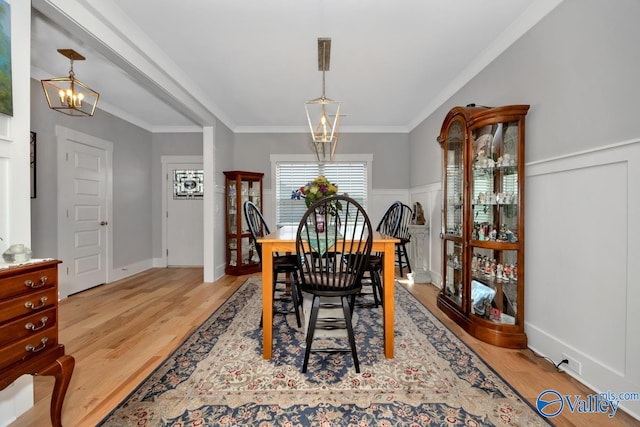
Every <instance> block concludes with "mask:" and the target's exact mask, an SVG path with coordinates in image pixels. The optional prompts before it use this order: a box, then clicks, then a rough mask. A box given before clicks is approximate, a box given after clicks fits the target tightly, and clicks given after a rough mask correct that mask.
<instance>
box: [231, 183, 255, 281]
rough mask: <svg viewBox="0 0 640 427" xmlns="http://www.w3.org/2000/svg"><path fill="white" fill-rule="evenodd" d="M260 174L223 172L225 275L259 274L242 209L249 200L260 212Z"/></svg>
mask: <svg viewBox="0 0 640 427" xmlns="http://www.w3.org/2000/svg"><path fill="white" fill-rule="evenodd" d="M263 175H264V174H263V173H260V172H243V171H227V172H224V176H225V187H224V188H225V189H224V194H225V206H226V226H225V228H226V252H227V265H226V268H225V273H226V274H232V275H235V276H240V275H243V274H251V273H256V272H258V271H260V257H259V255H258V253H257V252H256V248H255V245H254V243H253V241H252V239H251V232H250V231H249V226H248V225H247V220H246V219H245V217H244V213H243V210H242V206H243V204H244V202H245V201H247V200H251V201H252V202H253V203H255V204H256V206H258V207H259V208H260V210H261V211H262V177H263Z"/></svg>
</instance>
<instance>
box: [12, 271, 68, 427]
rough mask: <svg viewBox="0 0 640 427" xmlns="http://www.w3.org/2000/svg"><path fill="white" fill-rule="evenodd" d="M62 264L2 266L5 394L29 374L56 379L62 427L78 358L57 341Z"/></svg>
mask: <svg viewBox="0 0 640 427" xmlns="http://www.w3.org/2000/svg"><path fill="white" fill-rule="evenodd" d="M59 263H60V261H58V260H43V261H42V262H34V263H31V264H26V265H21V266H15V267H14V266H11V267H9V268H0V390H3V389H5V388H6V387H8V386H9V385H10V384H11V383H13V382H14V381H15V380H16V379H17V378H18V377H20V376H22V375H24V374H31V375H52V376H54V377H55V384H54V387H53V394H52V397H51V424H52V425H53V426H56V427H57V426H61V425H62V424H61V419H60V418H61V412H62V403H63V401H64V396H65V394H66V392H67V388H68V386H69V381H70V380H71V374H72V373H73V367H74V365H75V360H74V359H73V357H71V356H68V355H65V354H64V346H63V345H62V344H60V343H59V342H58V264H59Z"/></svg>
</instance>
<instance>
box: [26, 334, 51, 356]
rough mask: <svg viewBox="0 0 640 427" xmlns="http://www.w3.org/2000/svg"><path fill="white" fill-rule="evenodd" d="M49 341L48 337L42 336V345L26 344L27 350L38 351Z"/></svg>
mask: <svg viewBox="0 0 640 427" xmlns="http://www.w3.org/2000/svg"><path fill="white" fill-rule="evenodd" d="M47 341H49V338H47V337H42V339H41V340H40V344H41V345H40V346H38V347H36V346H34V345H31V344H27V345H26V346H25V348H24V349H25V350H27V351H28V352H29V353H37V352H39V351H42V350H44V348H45V347H46V346H47Z"/></svg>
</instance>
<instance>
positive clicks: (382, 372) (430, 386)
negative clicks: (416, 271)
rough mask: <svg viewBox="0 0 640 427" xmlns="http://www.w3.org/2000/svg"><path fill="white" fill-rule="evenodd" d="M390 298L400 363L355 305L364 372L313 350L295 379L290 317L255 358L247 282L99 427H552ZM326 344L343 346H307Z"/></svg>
mask: <svg viewBox="0 0 640 427" xmlns="http://www.w3.org/2000/svg"><path fill="white" fill-rule="evenodd" d="M395 292H396V294H395V298H396V304H395V306H396V309H395V358H393V359H386V358H385V357H384V352H383V338H382V309H381V308H364V307H362V308H360V307H358V308H356V313H357V316H356V318H355V319H354V320H355V325H354V328H355V334H356V342H357V346H358V356H359V359H360V370H361V372H360V373H359V374H357V373H356V372H355V370H354V368H353V363H352V359H351V355H350V354H349V353H347V354H326V353H324V354H323V353H316V354H312V355H311V359H310V361H309V369H308V372H307V373H306V374H302V373H301V372H300V368H301V366H302V359H303V355H304V331H303V330H302V328H297V326H296V321H295V317H294V316H293V315H288V316H283V315H276V316H275V317H274V331H273V336H274V346H273V358H272V359H271V360H264V359H263V358H262V330H261V329H260V327H259V322H260V316H261V304H262V303H261V289H260V279H259V278H258V277H252V278H250V279H248V280H247V281H246V282H245V283H244V284H243V285H242V286H241V287H240V288H239V289H238V290H237V291H236V292H235V293H234V295H233V296H231V297H230V298H229V300H228V301H226V302H225V303H224V304H223V305H222V306H221V307H220V308H219V309H218V310H217V311H216V312H215V313H214V314H213V315H211V317H210V318H209V319H208V320H207V321H205V322H204V323H203V324H202V325H201V326H200V327H199V328H198V329H197V330H196V331H195V332H194V333H193V334H192V335H191V336H189V337H188V338H187V339H186V340H185V341H184V342H183V343H182V344H181V345H180V346H179V348H178V349H177V350H176V351H175V352H174V353H173V354H172V355H171V356H170V357H169V358H168V359H167V360H165V361H164V362H163V363H162V364H161V365H160V366H159V367H158V368H157V369H156V370H155V371H154V372H153V373H152V374H151V375H150V376H149V377H148V378H147V379H146V380H145V381H143V382H142V383H141V384H140V385H139V386H138V387H137V388H136V389H135V390H134V391H133V392H132V393H131V394H130V395H129V396H128V397H127V398H126V399H125V400H124V401H123V402H121V403H120V404H119V405H118V407H116V408H115V409H114V410H113V411H112V412H111V413H110V414H109V415H108V416H107V417H106V418H105V419H104V420H103V421H101V423H100V424H99V425H100V426H112V427H126V426H141V425H144V426H262V427H267V426H323V427H328V426H358V427H364V426H430V425H443V426H543V425H544V426H546V425H549V423H548V422H547V420H546V419H544V418H542V417H540V416H539V415H538V413H537V412H536V411H535V410H534V409H532V407H531V406H529V404H528V403H527V402H526V401H525V400H524V399H523V398H521V397H520V396H519V395H518V393H517V392H515V391H514V389H513V388H512V387H511V386H509V385H508V384H507V383H506V382H505V381H504V380H503V379H501V378H500V377H499V376H498V375H497V374H496V373H495V372H494V371H493V370H492V369H491V368H490V367H488V366H487V365H486V364H485V363H484V362H483V361H482V360H481V359H480V358H479V357H478V356H477V355H476V354H475V353H474V352H473V351H472V350H471V349H470V348H469V347H467V346H466V344H464V343H463V342H462V341H461V340H460V339H458V338H457V337H456V336H455V335H454V334H453V333H452V332H451V331H450V330H449V329H448V328H447V327H446V326H444V325H443V324H442V323H441V322H440V321H439V320H438V319H437V318H436V317H435V316H434V315H433V314H431V313H430V312H429V310H428V309H426V308H425V307H424V306H423V305H422V304H421V303H420V302H418V301H417V300H416V299H415V297H413V295H411V294H410V293H409V292H408V291H407V290H406V289H404V288H403V287H402V286H396V291H395ZM343 339H344V340H345V342H344V343H342V342H338V341H341V340H343ZM323 341H326V342H323ZM325 344H327V345H328V344H330V345H332V346H335V345H345V346H346V345H347V344H346V339H345V338H341V337H333V336H326V337H321V338H320V339H319V340H316V341H315V342H314V346H321V345H325Z"/></svg>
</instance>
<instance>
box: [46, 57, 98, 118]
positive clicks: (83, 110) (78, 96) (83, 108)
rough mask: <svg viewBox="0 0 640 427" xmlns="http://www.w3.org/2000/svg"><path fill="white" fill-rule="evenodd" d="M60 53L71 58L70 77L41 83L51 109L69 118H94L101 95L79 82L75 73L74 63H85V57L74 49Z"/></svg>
mask: <svg viewBox="0 0 640 427" xmlns="http://www.w3.org/2000/svg"><path fill="white" fill-rule="evenodd" d="M58 52H59V53H60V54H62V55H64V56H66V57H67V58H69V60H70V61H71V68H70V69H69V77H57V78H54V79H47V80H42V81H41V82H40V83H42V89H43V90H44V95H45V96H46V97H47V104H49V108H51V109H52V110H56V111H59V112H61V113H63V114H67V115H69V116H78V117H84V116H93V113H94V112H95V110H96V105H97V104H98V98H100V94H99V93H98V92H96V91H95V90H93V89H91V88H90V87H89V86H87V85H86V84H84V83H82V82H81V81H80V80H77V79H76V77H75V74H74V72H73V61H83V60H84V59H85V58H84V56H82V55H80V54H79V53H78V52H76V51H75V50H73V49H58Z"/></svg>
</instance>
